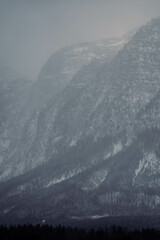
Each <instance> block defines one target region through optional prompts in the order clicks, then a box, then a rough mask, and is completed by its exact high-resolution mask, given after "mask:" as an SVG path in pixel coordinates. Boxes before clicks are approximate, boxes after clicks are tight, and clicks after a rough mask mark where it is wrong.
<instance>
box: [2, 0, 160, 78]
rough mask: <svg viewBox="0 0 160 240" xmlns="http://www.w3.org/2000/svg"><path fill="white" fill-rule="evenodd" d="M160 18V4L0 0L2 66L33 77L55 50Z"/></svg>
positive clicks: (146, 0)
mask: <svg viewBox="0 0 160 240" xmlns="http://www.w3.org/2000/svg"><path fill="white" fill-rule="evenodd" d="M159 16H160V0H0V63H1V64H5V65H8V66H11V67H12V68H14V69H15V70H17V71H18V72H19V73H20V74H22V75H23V76H25V77H27V78H32V79H36V77H37V75H38V73H39V71H40V69H41V67H42V66H43V64H44V63H45V62H46V60H47V59H48V57H49V56H50V55H51V54H52V53H53V52H55V51H56V50H58V49H59V48H61V47H63V46H66V45H70V44H74V43H78V42H82V41H90V40H98V39H102V38H111V37H119V36H122V35H123V34H125V33H126V32H128V31H130V30H132V29H135V28H137V27H139V26H141V25H143V24H145V23H146V22H148V21H149V20H150V19H152V18H155V17H159Z"/></svg>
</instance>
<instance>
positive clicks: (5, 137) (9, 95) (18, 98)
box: [0, 66, 31, 175]
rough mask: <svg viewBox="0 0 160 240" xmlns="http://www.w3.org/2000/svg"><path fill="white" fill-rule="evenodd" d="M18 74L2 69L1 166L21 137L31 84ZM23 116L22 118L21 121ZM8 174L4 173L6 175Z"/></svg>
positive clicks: (0, 79)
mask: <svg viewBox="0 0 160 240" xmlns="http://www.w3.org/2000/svg"><path fill="white" fill-rule="evenodd" d="M17 76H18V74H16V73H15V72H14V71H12V70H10V69H9V68H7V67H3V66H1V67H0V86H1V87H0V164H1V163H2V162H4V156H5V154H6V151H7V149H8V148H9V147H12V146H11V145H12V144H14V141H15V139H17V138H18V137H19V136H20V132H21V131H20V130H21V129H22V128H23V123H22V121H20V119H19V118H20V115H22V111H23V107H24V104H25V101H26V98H27V93H28V92H29V88H30V85H31V82H30V81H28V80H24V79H19V78H17ZM22 118H23V115H22V116H21V120H22ZM5 173H7V172H3V174H4V175H5Z"/></svg>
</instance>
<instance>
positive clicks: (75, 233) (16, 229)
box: [0, 224, 160, 240]
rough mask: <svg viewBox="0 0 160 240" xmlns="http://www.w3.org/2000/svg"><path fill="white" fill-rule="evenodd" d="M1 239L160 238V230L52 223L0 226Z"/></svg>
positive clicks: (117, 239) (98, 239) (119, 239)
mask: <svg viewBox="0 0 160 240" xmlns="http://www.w3.org/2000/svg"><path fill="white" fill-rule="evenodd" d="M0 239H1V240H8V239H9V240H14V239H16V240H19V239H23V240H28V239H29V240H32V239H34V240H50V239H54V240H61V239H62V240H73V239H74V240H151V239H152V240H159V239H160V230H155V229H154V228H147V229H141V230H132V231H129V230H127V228H123V227H120V226H111V227H109V228H107V227H106V228H103V229H98V230H94V229H90V230H85V229H78V228H71V227H64V226H61V225H59V226H57V227H53V226H51V225H39V224H38V225H35V226H33V225H23V226H22V225H17V226H12V225H11V226H5V225H1V226H0Z"/></svg>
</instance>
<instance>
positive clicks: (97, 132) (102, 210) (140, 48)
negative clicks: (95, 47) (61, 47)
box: [0, 19, 160, 218]
mask: <svg viewBox="0 0 160 240" xmlns="http://www.w3.org/2000/svg"><path fill="white" fill-rule="evenodd" d="M114 45H116V46H117V43H116V44H114ZM83 49H84V48H83ZM72 50H73V49H72ZM103 51H104V49H103ZM103 51H102V53H103ZM80 52H81V51H80ZM87 54H88V53H87ZM85 58H87V57H86V55H85ZM51 59H52V58H51ZM159 59H160V19H154V20H152V21H151V22H150V23H148V24H147V25H145V26H144V27H142V28H141V29H140V30H138V31H137V33H135V35H134V36H133V37H132V38H131V40H130V41H129V42H128V43H126V44H125V45H124V47H123V48H121V49H119V51H118V53H117V54H115V55H114V54H113V55H112V57H110V58H107V59H106V57H105V58H103V60H102V59H101V58H100V59H99V58H98V57H97V58H94V59H92V61H91V62H89V63H88V64H87V63H85V65H84V66H81V67H80V68H79V69H77V71H76V72H75V73H73V71H72V73H73V75H72V79H70V80H66V79H67V76H69V75H66V78H65V80H64V81H66V86H64V85H63V84H62V85H63V87H62V89H61V92H59V93H58V95H57V96H56V97H53V99H52V100H50V101H49V102H48V103H47V104H46V106H45V107H43V108H42V109H40V110H38V111H36V112H35V113H34V114H33V116H32V117H31V118H30V119H29V121H27V123H26V124H25V127H24V129H23V132H22V135H21V139H20V141H19V142H18V145H17V148H16V151H15V153H14V155H12V156H11V158H8V159H7V161H8V164H10V168H11V171H10V173H9V174H8V176H6V179H7V178H10V177H11V176H12V177H13V176H17V177H14V178H12V179H10V180H7V181H5V182H3V183H1V184H0V195H1V196H2V197H1V198H0V206H1V207H0V215H1V216H6V217H9V216H16V217H24V218H25V217H26V216H28V215H30V216H38V217H39V218H41V217H42V216H43V217H45V218H47V217H48V218H50V217H57V216H60V215H62V216H67V217H71V218H72V217H84V216H95V215H97V214H98V215H103V216H104V215H105V216H108V215H109V216H117V215H145V214H149V215H152V214H157V213H158V211H159V210H160V191H159V189H160V181H159V179H160V178H159V177H160V168H159V162H160V154H159V146H160V140H159V122H160V108H159V103H160V61H159ZM54 61H56V60H54ZM76 64H78V63H76ZM44 69H46V67H44ZM44 69H42V72H41V74H42V76H43V77H42V78H43V79H44V78H45V76H50V75H47V74H46V72H47V71H48V72H49V71H51V74H54V72H56V70H54V71H53V72H52V67H49V69H50V70H44ZM41 74H40V75H41ZM52 76H53V75H52ZM55 78H56V77H55ZM68 79H69V77H68ZM45 101H46V100H45ZM47 101H48V100H47ZM5 169H6V170H7V169H8V166H7V165H5V164H4V165H1V174H2V172H3V171H5ZM20 174H22V175H20ZM3 179H4V178H3V176H2V175H1V180H3ZM6 189H7V190H6ZM26 196H27V198H26ZM11 200H12V201H11Z"/></svg>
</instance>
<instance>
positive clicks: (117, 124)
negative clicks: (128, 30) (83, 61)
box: [12, 19, 160, 175]
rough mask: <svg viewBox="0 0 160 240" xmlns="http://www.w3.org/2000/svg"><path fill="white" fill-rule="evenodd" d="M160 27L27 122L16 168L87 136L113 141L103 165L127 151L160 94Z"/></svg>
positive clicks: (88, 72)
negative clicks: (137, 122)
mask: <svg viewBox="0 0 160 240" xmlns="http://www.w3.org/2000/svg"><path fill="white" fill-rule="evenodd" d="M159 21H160V20H159V19H158V20H153V21H152V22H151V23H149V24H147V25H146V26H144V27H142V28H141V29H140V30H139V31H138V32H137V33H136V34H135V36H134V37H133V38H132V39H131V41H129V43H128V44H126V45H125V46H124V48H123V49H122V50H121V51H120V52H119V53H118V55H117V56H116V57H115V58H114V59H113V61H111V63H108V61H107V63H104V65H103V66H102V67H101V66H100V65H101V64H100V65H99V61H95V62H92V63H91V64H90V65H88V66H86V67H84V68H83V69H82V70H81V71H80V72H78V73H77V74H76V76H75V77H74V78H73V80H72V81H71V83H70V84H69V85H68V86H67V87H66V88H65V89H64V91H63V94H61V96H60V97H59V98H58V99H57V101H55V100H54V101H53V103H52V102H51V104H50V105H49V106H47V107H46V108H45V109H44V110H43V111H41V112H39V113H37V114H35V116H34V118H32V119H31V121H30V122H28V126H26V128H25V130H24V135H23V136H22V139H21V142H20V145H19V147H18V151H17V152H16V154H15V155H14V156H13V159H15V160H13V161H12V162H13V163H14V162H15V161H16V165H17V164H19V168H20V169H27V170H29V169H32V168H33V167H35V166H37V165H38V164H40V163H43V162H46V161H48V160H49V159H50V158H52V159H53V161H54V155H55V154H57V153H59V152H60V151H63V152H64V151H66V150H67V149H68V148H72V147H74V146H75V145H76V144H78V141H82V140H84V141H86V142H87V141H88V140H85V139H88V137H89V136H90V139H92V140H91V142H94V141H95V142H96V141H99V139H100V138H102V137H108V138H109V140H108V144H107V146H106V147H105V148H104V149H103V153H102V155H103V156H101V158H100V159H104V158H107V157H109V156H110V155H113V154H116V153H117V152H118V151H121V150H122V149H123V147H125V146H128V144H130V143H131V142H132V139H133V138H134V121H135V120H134V119H135V118H136V116H137V113H138V112H139V111H141V110H142V109H143V108H145V106H146V105H147V103H148V102H149V101H150V100H151V99H152V98H154V96H155V95H156V93H157V92H158V90H159V89H160V67H159V56H160V50H159V39H160V32H159ZM92 136H93V137H92ZM79 154H80V153H79ZM21 159H23V162H21ZM100 159H99V156H97V157H96V156H94V157H93V158H91V159H90V163H92V162H93V164H94V163H95V162H96V161H98V162H99V161H100ZM17 160H18V161H19V162H17ZM68 161H69V160H68ZM12 169H14V167H13V168H12ZM15 174H16V175H17V174H18V173H17V172H16V171H15ZM15 174H14V170H13V175H15Z"/></svg>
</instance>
